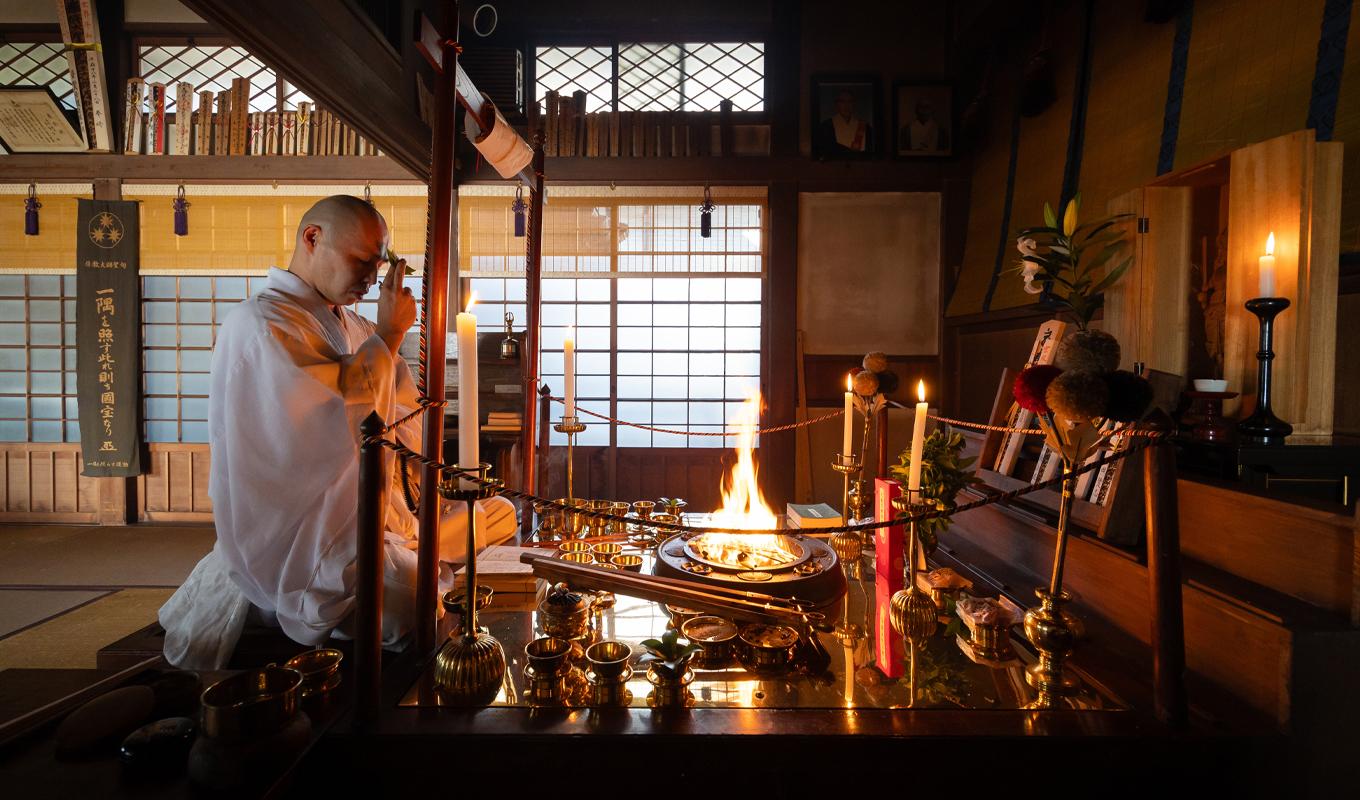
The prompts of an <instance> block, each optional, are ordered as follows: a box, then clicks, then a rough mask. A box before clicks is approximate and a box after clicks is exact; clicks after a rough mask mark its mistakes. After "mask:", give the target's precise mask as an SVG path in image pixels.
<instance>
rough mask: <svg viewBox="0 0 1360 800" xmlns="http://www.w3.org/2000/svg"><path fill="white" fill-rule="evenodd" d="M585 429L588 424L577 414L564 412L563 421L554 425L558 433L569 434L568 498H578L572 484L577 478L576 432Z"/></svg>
mask: <svg viewBox="0 0 1360 800" xmlns="http://www.w3.org/2000/svg"><path fill="white" fill-rule="evenodd" d="M585 429H586V426H585V425H584V424H583V423H582V422H581V421H580V420H579V419H578V418H577V417H575V416H570V417H569V416H567V415H566V414H563V415H562V421H561V422H559V423H557V424H556V425H553V430H555V431H557V432H558V433H565V434H566V435H567V499H568V500H575V499H576V494H575V487H573V486H572V483H573V481H574V478H575V475H574V474H573V473H574V471H575V466H574V465H575V463H576V457H575V449H576V434H578V433H580V432H581V431H584V430H585Z"/></svg>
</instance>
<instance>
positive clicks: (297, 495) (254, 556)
mask: <svg viewBox="0 0 1360 800" xmlns="http://www.w3.org/2000/svg"><path fill="white" fill-rule="evenodd" d="M416 397H417V394H416V387H415V382H414V380H413V379H412V377H411V373H410V369H409V368H408V367H407V366H406V363H405V362H404V361H402V360H401V359H400V358H397V357H395V356H393V355H392V353H391V351H389V350H388V348H387V345H386V343H384V342H383V340H382V339H381V338H379V337H378V336H377V335H376V334H375V333H374V325H373V324H372V323H371V322H369V321H368V320H365V319H363V318H362V317H360V316H359V315H357V314H355V313H354V312H353V311H351V310H350V309H348V308H341V309H340V315H339V317H337V316H336V315H335V314H334V313H332V312H331V310H330V308H329V307H328V306H327V305H326V304H325V302H324V301H323V300H322V298H321V296H320V295H319V294H318V293H317V292H316V291H315V290H314V289H312V288H311V287H310V286H308V285H307V284H306V283H305V282H303V281H302V280H301V279H299V278H298V277H296V276H294V275H293V274H291V273H289V272H286V271H284V270H280V269H277V268H273V269H270V270H269V278H268V282H267V285H266V288H265V289H264V290H263V291H261V292H260V293H259V294H256V295H255V296H253V297H251V298H250V299H248V300H246V301H245V302H243V303H241V304H240V305H239V306H237V307H236V308H235V309H233V310H232V311H231V313H230V314H228V316H227V318H226V320H225V321H224V323H223V325H222V328H221V330H220V331H219V332H218V336H217V342H216V345H215V346H214V349H213V359H212V376H211V385H210V389H209V399H208V438H209V442H210V444H211V448H212V465H211V472H210V477H209V486H208V494H209V496H210V497H211V498H212V501H213V518H214V521H215V523H216V526H217V544H216V546H215V548H214V550H213V552H212V553H211V554H209V555H208V556H207V557H206V558H204V559H203V561H202V562H201V563H200V564H199V565H198V567H196V568H195V570H194V572H193V574H192V575H191V576H190V578H189V580H187V581H186V582H185V584H184V585H183V586H182V587H181V588H180V590H179V591H178V592H176V594H175V596H174V597H172V598H171V599H170V601H169V602H167V603H166V605H165V606H164V607H162V609H161V612H160V618H161V624H162V625H164V626H165V628H166V658H167V659H168V660H170V661H171V663H173V664H175V665H176V666H187V667H191V668H205V667H208V666H215V667H219V668H220V667H221V666H222V665H223V664H225V661H226V659H227V658H229V657H230V654H231V651H232V649H234V647H235V643H236V639H237V638H238V637H239V636H240V631H241V629H242V627H243V626H244V624H245V619H246V614H247V612H248V611H251V610H252V609H251V606H253V607H254V609H253V612H254V613H253V614H252V617H257V618H258V621H260V622H263V623H264V624H266V625H271V626H272V625H277V626H278V627H281V628H282V629H283V631H284V633H286V634H287V635H288V636H289V638H291V639H293V640H294V641H297V642H300V643H302V644H320V643H321V642H323V641H325V640H326V638H327V637H329V636H331V635H332V633H333V632H336V633H337V634H339V635H343V627H342V630H341V631H338V632H337V631H335V629H336V627H337V626H338V625H340V623H341V621H342V620H344V619H345V618H346V616H347V615H349V613H350V612H351V611H352V609H353V606H354V594H355V581H356V577H357V576H356V567H357V563H356V553H357V518H356V516H357V497H358V475H359V460H358V443H359V424H360V422H362V421H363V419H364V418H365V417H367V416H368V414H369V413H370V412H372V411H374V410H377V412H378V413H379V415H380V416H381V417H382V418H383V419H384V420H385V421H391V420H395V419H397V418H399V417H402V416H405V415H406V414H407V413H409V411H410V410H412V409H414V408H415V407H416V406H417V402H416ZM421 427H422V426H421V425H420V424H419V422H414V423H411V424H408V425H405V426H403V428H402V430H401V431H400V432H399V434H400V437H401V439H402V440H403V441H405V442H406V443H407V444H408V446H414V445H416V443H417V442H418V441H419V437H420V431H421ZM388 456H389V458H388V462H389V463H388V466H389V468H392V467H395V466H396V459H395V456H394V455H393V454H391V453H388ZM394 473H395V470H394V469H389V474H394ZM387 500H388V503H387V520H386V531H387V533H386V537H385V538H386V542H385V544H386V546H385V548H384V561H385V563H384V581H383V584H384V598H383V644H384V645H385V646H397V645H399V644H400V643H401V641H402V638H403V637H404V636H405V634H406V633H407V632H408V631H409V630H410V628H411V626H412V625H413V623H414V614H415V612H414V593H415V568H416V554H415V552H414V549H415V545H416V533H417V527H416V520H415V517H414V516H413V515H412V514H411V513H410V511H409V510H408V509H407V508H406V504H405V499H404V498H403V496H402V494H401V490H400V489H399V488H397V486H396V484H395V483H394V484H393V487H392V490H391V491H388V492H387ZM441 512H443V513H441V523H440V536H439V538H440V543H439V557H440V560H441V562H458V561H462V560H463V558H464V551H465V550H466V538H467V528H466V518H467V517H466V506H464V505H463V504H462V503H448V502H447V501H441ZM477 514H478V532H479V534H480V535H479V537H478V540H479V541H478V546H479V547H485V546H486V545H487V544H489V543H495V542H497V541H503V540H504V539H506V538H509V537H510V536H511V535H513V533H514V531H515V528H516V523H515V511H514V506H513V505H512V504H511V503H510V502H509V501H508V500H505V499H504V498H493V499H492V500H490V501H486V502H484V503H479V504H478V510H477ZM223 575H225V576H226V578H228V579H224V578H223ZM451 580H452V570H451V569H449V567H448V566H447V563H441V567H440V583H441V585H442V586H445V587H447V585H448V584H449V583H450V582H451ZM176 659H179V660H176Z"/></svg>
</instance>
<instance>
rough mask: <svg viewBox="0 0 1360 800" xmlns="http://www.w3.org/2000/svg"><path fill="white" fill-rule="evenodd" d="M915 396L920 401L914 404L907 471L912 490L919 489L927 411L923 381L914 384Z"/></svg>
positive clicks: (908, 483)
mask: <svg viewBox="0 0 1360 800" xmlns="http://www.w3.org/2000/svg"><path fill="white" fill-rule="evenodd" d="M916 397H917V398H918V399H919V400H920V401H921V402H919V403H917V404H916V421H915V424H913V425H912V427H911V466H910V468H909V469H908V472H907V488H908V489H910V490H911V491H913V492H919V491H921V450H922V449H923V448H924V447H925V442H926V415H927V414H928V413H929V407H928V406H927V405H926V382H925V381H920V382H918V383H917V384H916Z"/></svg>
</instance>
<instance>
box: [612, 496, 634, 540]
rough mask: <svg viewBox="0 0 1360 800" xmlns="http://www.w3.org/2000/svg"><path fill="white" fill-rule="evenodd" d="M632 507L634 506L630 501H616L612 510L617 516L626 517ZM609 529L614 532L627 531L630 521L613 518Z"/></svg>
mask: <svg viewBox="0 0 1360 800" xmlns="http://www.w3.org/2000/svg"><path fill="white" fill-rule="evenodd" d="M631 508H632V506H631V505H630V504H628V503H615V504H614V505H613V506H612V507H611V508H610V511H611V512H612V513H613V514H614V516H616V517H626V516H628V511H629V509H631ZM609 530H610V531H612V532H613V533H627V532H628V523H627V522H624V521H623V520H621V519H611V520H609Z"/></svg>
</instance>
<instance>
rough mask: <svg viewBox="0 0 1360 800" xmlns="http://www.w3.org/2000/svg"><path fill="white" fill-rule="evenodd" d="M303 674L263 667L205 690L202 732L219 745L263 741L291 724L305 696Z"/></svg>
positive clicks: (291, 670) (219, 682)
mask: <svg viewBox="0 0 1360 800" xmlns="http://www.w3.org/2000/svg"><path fill="white" fill-rule="evenodd" d="M302 679H303V676H302V673H301V672H298V671H297V670H295V669H290V668H288V667H274V666H269V667H264V668H263V669H252V670H246V671H245V672H242V673H239V674H236V675H233V676H231V677H230V678H226V679H224V680H220V681H218V682H217V683H214V684H213V685H212V686H209V687H208V688H207V689H204V690H203V694H202V696H201V697H200V699H201V700H202V702H203V733H204V734H206V735H208V736H210V737H212V738H213V739H216V740H218V741H220V742H249V741H253V740H256V739H262V738H264V737H266V736H268V735H270V734H272V733H274V732H276V731H278V730H279V729H281V728H283V726H284V725H287V724H288V720H290V719H292V718H293V714H294V713H296V712H297V709H298V699H299V698H300V697H301V695H302Z"/></svg>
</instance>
